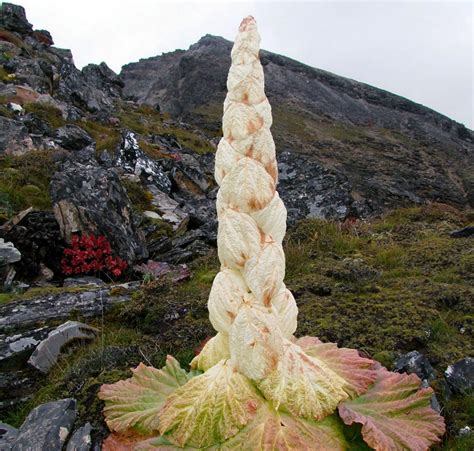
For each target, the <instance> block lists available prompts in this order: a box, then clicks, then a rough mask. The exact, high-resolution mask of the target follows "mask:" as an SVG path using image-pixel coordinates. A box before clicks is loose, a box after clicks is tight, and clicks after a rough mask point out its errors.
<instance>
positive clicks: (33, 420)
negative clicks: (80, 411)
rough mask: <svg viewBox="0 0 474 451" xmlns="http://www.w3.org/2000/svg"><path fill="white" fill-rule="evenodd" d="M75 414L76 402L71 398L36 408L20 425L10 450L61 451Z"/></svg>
mask: <svg viewBox="0 0 474 451" xmlns="http://www.w3.org/2000/svg"><path fill="white" fill-rule="evenodd" d="M76 414H77V411H76V401H75V400H74V399H71V398H66V399H61V400H59V401H53V402H48V403H46V404H42V405H40V406H38V407H36V408H35V409H33V410H32V411H31V412H30V413H29V415H28V417H27V418H26V420H25V421H24V423H23V424H22V425H21V427H20V429H19V431H18V437H17V439H16V440H15V442H14V444H13V447H12V450H13V451H61V449H62V447H63V445H64V443H65V442H66V440H67V438H68V436H69V434H70V432H71V430H72V427H73V424H74V421H75V419H76Z"/></svg>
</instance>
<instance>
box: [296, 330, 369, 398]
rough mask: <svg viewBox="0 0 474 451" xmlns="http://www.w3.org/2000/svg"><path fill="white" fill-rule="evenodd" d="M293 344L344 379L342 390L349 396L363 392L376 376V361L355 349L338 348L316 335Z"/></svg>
mask: <svg viewBox="0 0 474 451" xmlns="http://www.w3.org/2000/svg"><path fill="white" fill-rule="evenodd" d="M295 344H297V345H298V346H300V347H301V348H302V349H303V351H304V352H306V354H308V355H309V356H311V357H314V358H316V359H318V360H320V361H322V362H324V363H325V364H326V365H327V366H328V367H329V368H330V369H331V370H332V371H334V372H335V373H336V374H337V375H338V376H340V377H341V378H342V379H344V380H345V381H346V386H345V387H344V390H345V391H346V392H347V394H348V395H349V396H350V397H351V398H353V397H355V396H358V395H362V394H363V393H365V392H366V391H367V389H368V388H369V386H370V384H372V383H373V382H374V381H375V379H376V377H377V371H376V370H375V368H376V363H375V362H374V361H373V360H370V359H366V358H364V357H361V356H360V355H359V353H358V352H357V351H356V350H355V349H348V348H338V347H337V345H336V344H335V343H323V342H322V341H320V340H319V339H318V338H316V337H302V338H299V339H298V340H296V342H295Z"/></svg>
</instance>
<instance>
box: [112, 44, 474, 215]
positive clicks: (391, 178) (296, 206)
mask: <svg viewBox="0 0 474 451" xmlns="http://www.w3.org/2000/svg"><path fill="white" fill-rule="evenodd" d="M231 47H232V42H229V41H227V40H225V39H223V38H220V37H216V36H210V35H207V36H205V37H203V38H202V39H200V40H199V42H197V43H196V44H194V45H192V46H191V47H190V48H189V49H188V50H187V51H182V50H177V51H175V52H171V53H167V54H163V55H161V56H157V57H153V58H149V59H144V60H140V61H139V62H137V63H131V64H128V65H126V66H124V67H123V68H122V72H121V74H120V76H121V78H122V80H123V81H124V84H125V86H124V91H123V92H124V95H125V97H126V98H129V99H133V100H135V101H137V102H139V103H140V104H146V105H150V106H152V107H154V108H157V107H159V108H160V109H161V111H164V112H168V113H169V114H170V115H171V116H173V117H181V118H184V119H185V120H187V121H190V122H192V123H194V124H197V125H199V126H201V127H204V128H205V129H207V130H210V131H213V132H216V133H218V131H219V127H220V122H219V121H220V119H221V115H222V103H223V100H224V97H225V93H226V77H227V72H228V69H229V66H230V50H231ZM261 59H262V64H263V66H264V71H265V88H266V93H267V96H268V98H269V100H270V103H271V104H272V107H273V114H274V121H273V128H272V131H273V133H274V136H275V139H276V144H277V150H278V151H279V152H280V154H279V163H280V172H281V185H280V188H279V189H280V192H281V193H282V197H283V199H284V200H285V202H286V203H287V204H289V206H290V215H291V216H292V217H298V218H300V217H304V216H311V217H333V218H342V219H343V218H345V217H346V216H350V215H352V216H367V215H370V214H373V213H375V212H380V211H381V210H383V209H386V208H387V207H393V206H400V205H406V204H411V203H421V202H425V201H441V202H447V203H450V204H453V205H458V206H466V205H471V206H472V205H474V178H473V173H474V135H473V133H472V131H470V130H468V129H466V128H465V127H464V126H463V125H461V124H458V123H456V122H455V121H452V120H451V119H449V118H447V117H445V116H443V115H441V114H439V113H436V112H435V111H433V110H430V109H429V108H426V107H424V106H422V105H419V104H416V103H414V102H411V101H409V100H407V99H404V98H402V97H399V96H396V95H394V94H391V93H389V92H386V91H383V90H380V89H377V88H374V87H372V86H368V85H365V84H363V83H359V82H357V81H354V80H350V79H347V78H344V77H339V76H337V75H334V74H331V73H329V72H326V71H323V70H320V69H315V68H312V67H308V66H306V65H304V64H302V63H299V62H297V61H294V60H291V59H289V58H286V57H284V56H281V55H277V54H274V53H270V52H266V51H262V52H261ZM295 178H297V179H298V185H297V186H296V187H295V186H291V181H290V180H289V179H295ZM291 210H292V211H291Z"/></svg>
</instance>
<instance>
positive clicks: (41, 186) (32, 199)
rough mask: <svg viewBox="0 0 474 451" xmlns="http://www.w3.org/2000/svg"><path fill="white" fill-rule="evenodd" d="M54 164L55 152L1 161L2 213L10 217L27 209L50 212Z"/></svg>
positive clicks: (0, 191)
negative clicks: (50, 188)
mask: <svg viewBox="0 0 474 451" xmlns="http://www.w3.org/2000/svg"><path fill="white" fill-rule="evenodd" d="M54 168H55V163H54V160H53V152H52V151H32V152H29V153H27V154H25V155H22V156H8V155H4V156H1V157H0V213H3V214H4V215H6V217H10V216H12V215H13V214H15V213H17V212H18V211H21V210H24V209H25V208H28V207H35V208H38V209H49V208H51V199H50V197H49V182H50V180H51V177H52V175H53V173H54V170H55V169H54Z"/></svg>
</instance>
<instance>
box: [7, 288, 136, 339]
mask: <svg viewBox="0 0 474 451" xmlns="http://www.w3.org/2000/svg"><path fill="white" fill-rule="evenodd" d="M139 285H140V284H139V283H138V282H137V283H136V282H129V283H126V284H120V285H110V286H108V287H100V288H97V287H91V288H88V289H85V290H82V291H75V292H68V291H64V292H61V293H57V292H55V293H50V294H45V295H42V296H37V297H34V298H32V299H28V300H23V301H12V302H9V303H7V304H3V305H0V334H2V333H4V334H10V333H14V332H16V331H19V330H23V331H24V330H26V329H29V330H32V329H34V328H35V327H38V326H39V325H41V326H44V324H45V323H47V322H48V321H58V320H61V319H66V318H69V317H70V316H71V314H72V313H73V312H76V313H79V314H81V315H82V316H83V317H84V318H90V317H97V316H100V315H102V314H103V313H104V312H105V311H107V310H108V309H109V308H111V307H112V306H113V305H116V304H120V303H122V302H126V301H129V300H130V298H131V295H132V292H133V291H135V290H136V289H137V287H138V286H139ZM114 288H117V290H113V289H114ZM8 336H10V335H8ZM36 339H37V337H36V338H35V340H36ZM12 340H13V339H12Z"/></svg>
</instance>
